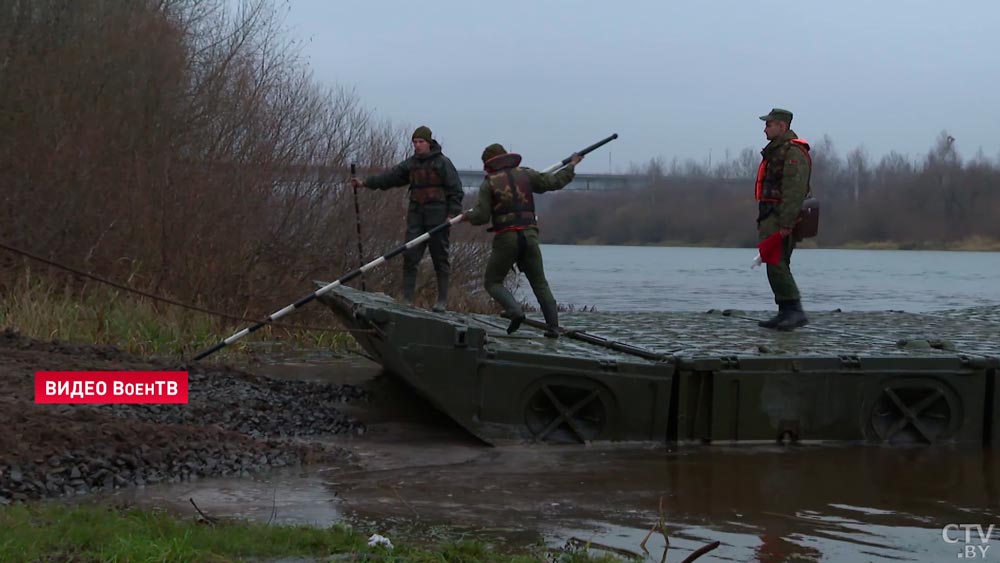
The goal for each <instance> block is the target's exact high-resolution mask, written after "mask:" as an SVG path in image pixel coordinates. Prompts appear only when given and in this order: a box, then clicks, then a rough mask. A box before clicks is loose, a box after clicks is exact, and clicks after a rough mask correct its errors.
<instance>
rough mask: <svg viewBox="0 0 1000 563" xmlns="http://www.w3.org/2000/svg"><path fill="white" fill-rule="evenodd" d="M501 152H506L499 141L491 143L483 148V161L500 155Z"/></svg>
mask: <svg viewBox="0 0 1000 563" xmlns="http://www.w3.org/2000/svg"><path fill="white" fill-rule="evenodd" d="M502 154H507V149H505V148H503V145H501V144H500V143H493V144H492V145H490V146H488V147H486V149H485V150H483V162H486V161H487V160H489V159H491V158H493V157H495V156H500V155H502Z"/></svg>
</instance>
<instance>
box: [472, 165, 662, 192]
mask: <svg viewBox="0 0 1000 563" xmlns="http://www.w3.org/2000/svg"><path fill="white" fill-rule="evenodd" d="M458 177H459V178H461V179H462V186H463V187H465V188H478V187H479V185H480V184H482V183H483V178H485V177H486V173H485V172H483V171H482V170H459V171H458ZM642 180H643V177H642V176H632V175H630V174H579V173H577V175H576V177H575V178H573V181H572V182H570V184H569V185H568V186H566V187H565V188H564V189H567V190H593V191H610V190H622V189H628V188H638V187H640V186H642V185H643V181H642Z"/></svg>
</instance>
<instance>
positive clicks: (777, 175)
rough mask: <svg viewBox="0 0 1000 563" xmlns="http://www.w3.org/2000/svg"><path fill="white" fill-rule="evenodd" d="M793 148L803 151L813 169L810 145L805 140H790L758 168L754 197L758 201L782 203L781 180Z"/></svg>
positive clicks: (762, 161) (761, 162)
mask: <svg viewBox="0 0 1000 563" xmlns="http://www.w3.org/2000/svg"><path fill="white" fill-rule="evenodd" d="M793 146H796V147H798V148H799V149H801V150H802V154H804V155H806V161H807V162H808V163H809V166H810V167H812V157H811V156H809V143H807V142H806V140H805V139H799V138H795V139H790V140H789V142H788V143H787V144H785V145H783V146H780V147H778V148H777V149H775V150H774V152H773V154H772V156H771V158H764V159H762V160H761V161H760V166H758V167H757V182H756V185H755V186H754V196H755V197H756V198H757V201H767V202H773V203H778V202H780V201H781V180H782V178H783V176H784V171H785V160H786V159H787V157H788V151H789V150H791V148H792V147H793Z"/></svg>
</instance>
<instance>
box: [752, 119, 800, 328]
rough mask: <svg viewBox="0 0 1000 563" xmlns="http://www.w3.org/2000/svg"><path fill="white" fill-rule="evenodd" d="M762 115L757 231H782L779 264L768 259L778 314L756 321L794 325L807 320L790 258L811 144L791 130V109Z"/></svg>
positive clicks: (764, 235) (764, 233)
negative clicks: (762, 143)
mask: <svg viewBox="0 0 1000 563" xmlns="http://www.w3.org/2000/svg"><path fill="white" fill-rule="evenodd" d="M760 119H761V120H763V121H764V123H765V124H764V135H765V136H766V137H767V140H768V141H770V142H769V143H768V144H767V146H766V147H764V149H763V150H762V151H761V156H762V157H763V158H762V160H761V163H760V168H758V170H757V183H756V190H755V193H756V198H757V202H758V215H757V235H758V238H759V240H762V241H763V240H764V239H766V238H767V237H769V236H771V235H773V234H774V233H776V232H780V233H781V236H782V237H783V238H782V244H783V248H782V250H783V252H782V256H781V261H780V262H779V263H778V264H768V265H767V281H768V282H769V283H770V284H771V291H772V292H773V293H774V301H775V303H777V304H778V314H777V315H775V316H774V317H772V318H770V319H768V320H766V321H760V323H758V324H759V325H760V326H762V327H764V328H774V329H778V330H793V329H795V328H798V327H800V326H804V325H806V324H809V319H808V318H807V317H806V314H805V313H804V312H803V311H802V301H801V296H800V295H799V288H798V286H797V285H796V284H795V278H794V277H792V270H791V260H792V251H793V250H794V249H795V242H796V241H795V236H794V235H793V233H792V230H793V229H794V227H795V223H796V221H797V219H798V217H799V212H800V211H801V209H802V202H803V200H805V198H806V195H807V194H808V193H809V176H810V173H811V171H812V161H811V159H810V157H809V144H808V143H806V142H805V140H803V139H799V138H798V136H797V135H796V134H795V132H794V131H792V130H791V125H792V112H790V111H788V110H784V109H780V108H774V109H772V110H771V112H770V113H768V114H767V115H762V116H761V117H760Z"/></svg>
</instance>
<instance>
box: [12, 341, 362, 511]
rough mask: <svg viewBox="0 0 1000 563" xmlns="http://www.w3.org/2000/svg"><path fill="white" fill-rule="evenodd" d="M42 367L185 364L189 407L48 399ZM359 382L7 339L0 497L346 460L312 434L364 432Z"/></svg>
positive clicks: (18, 498) (171, 366)
mask: <svg viewBox="0 0 1000 563" xmlns="http://www.w3.org/2000/svg"><path fill="white" fill-rule="evenodd" d="M39 370H109V371H110V370H182V371H187V372H188V382H189V398H188V400H189V402H188V404H186V405H94V406H88V405H37V404H35V403H34V373H35V372H36V371H39ZM365 398H366V395H365V392H364V391H363V390H362V389H360V388H358V387H355V386H351V385H336V384H322V383H315V382H304V381H287V380H279V379H271V378H267V377H261V376H256V375H252V374H249V373H246V372H243V371H240V370H237V369H233V368H231V367H228V366H222V365H214V364H211V363H205V364H182V363H178V362H171V361H166V360H156V359H144V358H137V357H134V356H131V355H128V354H126V353H123V352H121V351H120V350H117V349H115V348H113V347H102V346H87V345H79V344H72V343H63V342H42V341H37V340H32V339H29V338H25V337H23V336H20V335H18V334H17V333H14V332H11V331H6V332H4V333H3V334H2V335H0V429H2V430H0V503H2V504H6V503H10V502H16V501H24V500H30V499H38V498H46V497H60V496H71V495H80V494H87V493H90V492H96V491H100V490H110V489H116V488H121V487H128V486H136V485H138V486H142V485H149V484H157V483H170V482H178V481H183V480H189V479H197V478H201V477H212V476H225V475H240V476H247V475H250V474H251V473H255V472H258V471H262V470H265V469H268V468H271V467H282V466H288V465H298V464H303V463H312V462H321V461H322V462H330V461H335V460H342V459H345V457H346V456H347V453H346V452H345V451H343V450H342V449H340V448H336V447H333V446H330V445H328V444H324V443H322V442H319V441H317V440H312V439H307V438H306V437H320V436H324V435H332V434H344V433H356V434H362V433H364V431H365V426H364V424H363V423H362V422H360V421H358V420H356V419H353V418H351V417H348V416H346V415H344V414H343V413H341V412H340V410H339V409H338V406H340V405H343V404H344V403H347V402H352V401H363V400H365Z"/></svg>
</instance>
